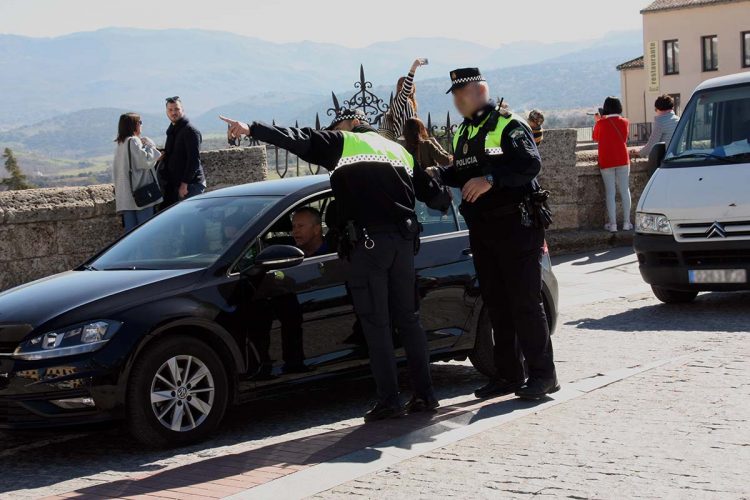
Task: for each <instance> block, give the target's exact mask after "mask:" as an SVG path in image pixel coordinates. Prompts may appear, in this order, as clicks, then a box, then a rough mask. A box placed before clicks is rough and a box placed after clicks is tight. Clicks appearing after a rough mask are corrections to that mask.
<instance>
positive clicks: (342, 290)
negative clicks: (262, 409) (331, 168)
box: [248, 192, 366, 388]
mask: <svg viewBox="0 0 750 500" xmlns="http://www.w3.org/2000/svg"><path fill="white" fill-rule="evenodd" d="M331 200H332V196H331V194H330V193H329V192H328V193H322V194H321V195H320V196H317V197H314V198H313V199H310V200H307V201H305V202H304V203H301V204H297V205H296V206H294V207H292V208H291V209H289V210H288V211H287V212H285V213H284V215H282V217H281V218H280V219H279V220H277V221H276V223H274V225H273V226H272V227H271V229H270V230H269V231H267V233H266V234H263V235H261V237H260V239H259V241H258V242H257V243H256V244H257V245H259V247H263V246H264V245H268V244H293V238H292V237H291V231H290V228H291V224H290V223H288V221H290V220H291V219H290V217H291V215H292V213H293V212H294V210H297V209H298V208H300V207H301V206H309V207H313V208H316V209H318V210H320V211H321V212H323V213H325V212H326V211H327V210H328V208H330V204H331ZM324 229H325V230H326V235H328V228H325V227H324ZM326 243H327V244H328V248H329V249H332V250H331V251H330V252H328V253H325V254H324V255H319V256H314V257H308V258H306V259H305V260H304V261H303V262H302V263H301V264H300V265H298V266H295V267H292V268H288V269H283V270H272V271H269V272H267V273H265V275H264V276H263V277H262V279H261V280H260V281H259V282H258V284H257V287H256V290H255V292H254V293H253V297H252V300H251V304H250V308H251V310H252V312H251V313H250V314H249V317H250V321H251V323H252V324H251V325H249V333H248V335H249V338H250V341H251V343H252V345H253V348H254V349H255V350H256V351H257V352H258V355H259V357H260V358H261V360H264V361H265V362H267V363H270V367H266V368H263V369H262V370H261V372H260V373H257V374H256V375H255V377H254V379H253V383H254V386H255V387H256V388H258V387H263V386H268V385H274V384H278V383H286V382H293V381H297V380H300V379H303V378H306V377H307V376H309V375H322V374H326V373H329V372H332V371H336V370H341V369H346V368H352V367H356V366H360V365H363V364H364V363H366V358H365V357H364V356H363V355H362V343H361V342H358V341H357V340H356V336H353V335H352V333H353V332H354V331H355V322H356V317H355V315H354V311H353V306H352V303H351V300H350V298H349V296H348V293H347V289H346V285H345V283H346V275H347V269H346V268H347V263H346V262H345V261H341V260H340V259H339V258H338V256H337V254H336V253H335V252H334V251H333V249H335V248H336V247H335V243H334V242H333V241H326ZM258 250H260V248H259V249H258ZM300 349H301V350H302V353H303V356H302V359H303V360H304V367H303V368H302V369H301V370H294V369H293V370H291V371H289V370H287V369H286V368H285V367H286V366H287V365H288V364H289V360H290V359H295V357H296V359H299V356H296V354H295V353H298V351H299V350H300ZM296 368H299V367H296Z"/></svg>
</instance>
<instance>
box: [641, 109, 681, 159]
mask: <svg viewBox="0 0 750 500" xmlns="http://www.w3.org/2000/svg"><path fill="white" fill-rule="evenodd" d="M654 110H655V113H656V114H655V115H654V123H653V126H652V128H651V135H650V136H649V138H648V142H647V143H646V144H645V145H644V146H643V147H642V148H641V149H640V151H638V156H640V157H641V158H648V155H649V153H651V149H652V148H653V147H654V146H655V145H656V144H657V143H659V142H663V143H665V144H667V145H669V140H670V139H672V134H674V130H675V129H676V128H677V124H678V123H679V121H680V117H679V116H677V114H676V113H675V112H674V98H673V97H672V96H671V95H669V94H662V95H660V96H659V97H657V98H656V102H654Z"/></svg>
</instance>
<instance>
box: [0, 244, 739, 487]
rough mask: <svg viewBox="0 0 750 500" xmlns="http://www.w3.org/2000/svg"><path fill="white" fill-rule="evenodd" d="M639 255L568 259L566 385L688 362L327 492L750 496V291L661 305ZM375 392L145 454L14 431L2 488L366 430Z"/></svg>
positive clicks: (342, 388) (246, 420) (318, 394)
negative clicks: (638, 264) (643, 275)
mask: <svg viewBox="0 0 750 500" xmlns="http://www.w3.org/2000/svg"><path fill="white" fill-rule="evenodd" d="M633 260H634V258H633V256H632V254H630V252H629V251H627V250H616V251H610V252H605V253H603V254H592V255H587V256H577V257H575V258H573V257H568V258H565V259H559V260H558V262H557V263H556V266H555V272H556V274H557V275H558V279H559V280H560V282H561V296H562V300H561V307H562V310H561V316H560V320H559V323H558V330H557V333H556V334H555V336H554V344H555V353H556V359H557V366H558V372H559V376H560V379H561V381H562V382H563V383H566V382H567V383H570V382H574V381H577V380H581V379H585V378H587V377H592V376H595V375H597V374H599V373H604V372H608V371H612V370H615V369H619V368H624V367H628V366H634V365H637V364H644V363H649V362H653V361H658V360H664V359H671V358H675V357H679V356H683V355H686V357H685V358H681V359H682V360H681V361H679V362H675V363H669V364H666V365H664V366H662V367H660V368H656V369H654V370H651V371H648V372H644V373H642V374H639V375H636V376H634V377H631V378H628V379H625V380H623V381H620V382H617V383H614V384H612V385H610V386H607V387H605V388H603V389H600V390H597V391H594V392H591V393H589V394H587V395H585V396H582V397H579V398H576V399H574V400H571V401H568V402H565V403H561V404H559V405H557V406H554V407H552V408H549V409H546V410H543V411H540V412H538V413H535V414H532V415H529V416H526V417H523V418H519V419H517V420H515V421H512V422H509V423H507V424H504V425H501V426H498V427H496V428H494V429H491V430H489V431H486V432H483V433H482V434H480V435H477V436H474V437H471V438H468V439H465V440H462V441H459V442H456V443H454V444H451V445H449V446H446V447H444V448H439V449H436V450H433V451H431V452H429V453H426V454H425V455H422V456H419V457H416V458H413V459H409V460H407V461H404V462H401V463H400V464H398V465H396V466H393V467H389V468H387V469H384V470H382V471H380V472H377V473H373V474H369V475H367V476H363V477H360V478H358V479H356V480H353V481H350V482H347V483H345V484H342V485H340V486H338V487H336V488H333V489H332V490H329V491H326V492H323V493H321V494H320V495H319V496H320V497H334V498H335V497H343V496H345V495H346V496H349V495H362V496H366V497H376V496H377V497H383V498H401V497H407V496H408V497H424V498H427V497H438V496H439V497H448V496H454V497H472V498H477V497H479V498H484V497H493V498H497V497H515V496H526V495H530V494H538V495H540V496H541V495H554V496H568V497H573V498H575V497H580V498H592V497H594V498H625V497H635V496H642V497H659V498H668V497H672V498H688V497H700V498H706V497H722V498H724V497H727V498H742V497H747V496H748V494H747V492H748V490H749V489H748V487H747V486H746V484H747V479H746V478H747V476H748V474H749V473H750V426H749V425H748V420H747V416H746V412H747V408H748V403H750V361H748V355H749V354H750V337H749V336H748V335H749V334H748V329H749V326H748V325H750V294H747V293H739V294H703V295H701V296H699V298H698V300H697V301H696V302H695V303H693V304H689V305H682V306H665V305H661V304H658V303H657V301H656V300H655V299H654V298H653V297H652V296H651V295H650V293H649V292H648V289H647V287H646V286H645V285H643V283H642V282H640V277H639V276H638V274H637V270H636V268H635V265H634V264H633ZM433 374H434V379H435V384H436V388H437V391H438V394H439V396H440V398H441V400H442V403H443V404H444V405H451V404H455V405H460V404H463V403H466V402H468V401H471V400H472V399H473V398H472V397H471V396H470V393H471V390H473V389H474V388H475V386H477V385H478V384H481V383H482V382H483V379H482V377H481V376H479V375H478V374H477V373H476V372H475V371H474V370H473V368H471V366H470V364H469V363H468V362H463V363H458V362H452V363H439V364H436V365H434V370H433ZM371 391H372V385H371V382H370V381H368V380H352V381H346V382H340V383H337V384H336V385H335V386H331V387H328V388H320V389H316V390H314V391H308V392H305V393H304V394H298V395H296V396H295V397H293V398H286V399H283V400H275V401H264V402H262V403H255V404H251V405H246V406H243V407H240V408H236V409H234V410H232V411H231V412H230V413H229V415H228V417H227V419H226V420H225V422H224V424H223V426H222V429H221V432H220V433H219V434H218V435H217V436H216V437H215V438H213V439H212V440H210V441H208V442H205V443H202V444H201V445H197V446H193V447H188V448H183V449H180V450H166V451H153V450H143V449H141V448H140V447H138V446H137V445H136V444H135V443H132V442H131V441H130V439H129V438H128V437H127V435H125V434H124V433H123V432H122V430H121V429H120V428H119V427H117V426H101V427H98V428H95V429H75V430H68V431H44V432H41V431H38V432H23V433H5V432H0V443H2V446H1V447H0V471H2V480H1V481H0V497H2V498H35V497H40V496H46V495H54V494H62V493H64V492H70V491H73V490H82V489H86V488H88V487H91V486H94V485H97V484H105V483H113V482H117V481H122V480H125V479H127V478H133V477H138V476H139V475H142V474H147V473H153V472H157V471H168V470H173V469H179V468H180V467H186V466H188V465H190V464H193V465H194V464H200V463H202V462H206V463H207V462H208V461H210V460H212V459H216V458H217V457H223V456H228V455H233V454H235V455H236V454H242V453H245V452H248V451H252V450H256V449H258V448H262V447H268V446H271V445H274V444H275V443H282V442H287V441H290V440H298V439H301V438H304V437H306V436H311V437H314V436H320V435H322V434H324V433H327V432H339V431H346V430H347V429H350V428H352V427H353V426H357V425H359V424H360V423H361V413H362V411H363V409H364V407H365V405H366V403H367V401H368V399H369V397H370V395H371ZM165 496H168V495H165ZM213 496H223V495H221V494H219V495H213ZM183 497H186V496H183Z"/></svg>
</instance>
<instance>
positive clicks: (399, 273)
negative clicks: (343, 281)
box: [222, 110, 450, 422]
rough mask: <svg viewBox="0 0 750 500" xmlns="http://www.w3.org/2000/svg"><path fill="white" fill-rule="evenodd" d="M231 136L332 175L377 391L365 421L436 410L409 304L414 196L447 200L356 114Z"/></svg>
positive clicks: (434, 203) (443, 204)
mask: <svg viewBox="0 0 750 500" xmlns="http://www.w3.org/2000/svg"><path fill="white" fill-rule="evenodd" d="M222 119H223V120H224V121H226V122H227V123H228V124H229V130H230V133H231V134H232V135H233V136H235V137H239V136H240V135H241V134H242V135H249V136H250V137H253V138H255V139H258V140H260V141H263V142H266V143H269V144H274V145H276V146H278V147H280V148H283V149H286V150H288V151H290V152H292V153H293V154H296V155H297V156H299V157H300V158H302V159H303V160H305V161H309V162H310V163H313V164H316V165H321V166H323V167H325V168H326V169H328V170H329V171H331V172H332V174H331V187H332V189H333V194H334V196H335V197H336V201H337V205H338V207H339V220H341V221H346V231H345V232H346V233H347V234H346V236H345V237H344V238H343V240H344V242H348V243H349V246H345V247H344V248H342V251H341V252H340V255H341V254H342V252H343V253H344V254H346V256H347V257H348V258H349V260H350V261H351V269H350V276H349V282H348V285H349V288H350V290H351V295H352V299H353V302H354V310H355V312H356V314H357V316H358V317H359V319H360V321H361V323H362V329H363V332H364V335H365V338H366V340H367V345H368V349H369V353H370V367H371V369H372V372H373V375H374V377H375V381H376V384H377V403H376V404H375V405H374V406H373V407H372V408H371V409H370V410H369V411H368V412H367V413H366V414H365V421H367V422H369V421H373V420H382V419H385V418H391V417H398V416H401V415H403V414H404V412H406V411H408V412H417V411H430V410H434V409H435V408H437V407H438V406H439V403H438V401H437V399H436V398H435V394H434V392H433V388H432V381H431V379H430V368H429V354H428V349H427V338H426V336H425V333H424V330H422V327H421V325H420V323H419V315H418V312H417V307H416V304H415V301H416V297H415V270H414V254H415V249H416V245H417V242H418V237H419V224H418V222H417V218H416V215H415V212H414V203H415V197H416V198H418V199H420V200H422V201H425V202H426V203H427V204H428V205H429V206H431V207H432V208H436V209H440V210H447V209H448V207H449V206H450V195H449V192H448V191H447V188H442V187H440V186H439V184H438V183H437V182H436V181H434V180H432V179H431V178H430V176H429V175H427V174H426V173H425V171H424V170H423V169H422V168H421V167H419V166H418V165H415V162H414V159H413V158H412V156H411V155H410V154H409V153H408V152H407V151H406V150H405V149H404V148H403V147H401V146H400V145H399V144H397V143H395V142H393V141H390V140H388V139H385V138H383V137H381V136H380V135H379V134H378V132H377V131H376V130H375V129H374V128H372V127H371V126H370V125H369V124H368V123H367V121H366V120H365V117H364V115H363V114H362V113H361V112H359V113H358V112H356V111H351V110H343V111H341V112H340V113H339V114H338V115H337V116H336V117H335V119H334V121H333V123H332V124H331V126H330V127H329V128H328V129H326V130H315V129H311V128H281V127H276V126H269V125H266V124H263V123H259V122H254V123H252V124H251V125H248V124H246V123H242V122H238V121H235V120H230V119H227V118H224V117H222ZM392 328H395V329H397V330H398V333H399V335H400V337H401V342H402V344H403V346H404V349H405V350H406V356H407V361H408V365H409V375H410V379H411V383H412V388H413V389H414V394H413V396H412V397H411V399H410V400H409V402H408V403H407V405H406V407H404V406H403V405H402V403H401V400H400V398H399V391H398V379H397V372H396V359H395V354H394V347H393V337H392Z"/></svg>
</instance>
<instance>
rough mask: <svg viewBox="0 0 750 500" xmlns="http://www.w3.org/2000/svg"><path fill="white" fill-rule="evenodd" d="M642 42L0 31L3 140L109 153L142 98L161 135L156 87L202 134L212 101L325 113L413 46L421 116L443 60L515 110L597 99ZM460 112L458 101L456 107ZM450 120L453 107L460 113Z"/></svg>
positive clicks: (218, 107)
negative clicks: (469, 72) (352, 42)
mask: <svg viewBox="0 0 750 500" xmlns="http://www.w3.org/2000/svg"><path fill="white" fill-rule="evenodd" d="M641 53H642V40H641V34H640V32H639V31H628V32H620V33H612V34H609V35H607V36H606V37H604V38H602V39H599V40H585V41H578V42H565V43H556V44H545V43H539V42H514V43H510V44H506V45H503V46H501V47H498V48H491V47H485V46H482V45H478V44H474V43H470V42H464V41H456V40H451V39H447V38H428V39H404V40H400V41H397V42H382V43H376V44H373V45H370V46H368V47H365V48H347V47H342V46H337V45H332V44H321V43H316V42H309V41H305V42H296V43H284V44H279V43H272V42H267V41H264V40H259V39H255V38H250V37H244V36H239V35H235V34H231V33H223V32H215V31H203V30H139V29H120V28H108V29H103V30H99V31H93V32H85V33H75V34H71V35H67V36H62V37H56V38H28V37H19V36H13V35H0V68H2V72H3V75H2V78H0V95H2V98H1V99H0V147H4V146H11V147H15V148H19V149H22V150H28V151H34V152H37V153H40V154H44V155H49V156H60V157H65V158H76V159H79V158H88V157H92V156H100V155H103V154H108V153H110V152H111V148H112V140H113V139H114V135H115V132H116V128H117V117H118V116H119V114H120V113H122V112H125V111H131V110H132V111H137V112H140V113H141V114H142V116H143V117H144V129H145V133H146V134H147V135H150V136H152V137H154V138H155V139H157V140H163V139H162V137H163V132H164V130H165V129H166V127H167V125H168V122H167V119H166V117H165V116H164V114H163V103H164V97H166V96H171V95H180V96H181V97H182V98H183V101H184V103H185V106H186V109H187V111H188V114H189V116H190V117H191V119H192V120H193V121H194V122H195V123H196V124H197V125H198V126H199V127H200V128H201V129H202V130H203V132H204V133H206V134H210V133H216V132H222V131H223V130H224V127H223V125H222V124H221V122H219V121H218V120H217V119H216V115H217V114H219V113H225V114H230V115H232V116H235V117H238V118H242V119H261V120H266V121H270V120H271V119H274V118H275V119H276V120H277V122H279V123H293V122H294V121H295V120H298V121H299V122H300V124H304V125H312V124H313V122H314V119H315V113H316V112H317V113H320V117H321V121H322V122H324V123H327V122H328V121H329V120H330V117H328V116H326V115H325V111H326V110H327V109H328V108H330V107H331V105H332V103H331V99H330V92H331V90H334V91H335V92H336V94H337V96H338V97H339V98H340V99H341V100H343V99H345V98H348V97H350V96H351V95H352V94H353V93H354V91H355V89H354V86H353V84H354V82H355V81H356V80H358V77H359V66H360V64H363V65H364V68H365V75H366V77H367V79H368V80H369V81H371V82H373V84H374V86H375V87H374V89H373V91H374V92H375V93H376V94H378V95H379V96H381V97H383V98H385V99H387V98H388V96H389V95H390V92H391V91H392V90H393V87H394V86H395V81H396V80H397V78H398V77H399V76H400V75H402V74H404V73H405V72H406V70H407V69H408V67H409V65H410V64H411V62H412V60H413V58H414V57H418V56H426V57H429V59H430V65H429V66H426V67H424V68H421V69H420V70H419V73H418V75H417V88H418V90H417V92H418V99H419V103H420V115H422V116H424V117H426V115H427V113H428V112H429V113H431V114H432V115H433V118H434V119H435V121H444V120H445V113H446V111H448V110H451V109H452V103H451V100H450V96H446V95H445V90H446V88H447V87H448V86H449V83H448V77H447V73H448V71H449V70H450V69H453V68H455V67H458V66H471V65H477V66H479V67H481V68H482V69H483V71H484V73H485V74H486V76H487V78H488V80H489V83H490V85H491V87H492V90H493V94H496V95H498V96H504V97H505V99H506V100H507V101H508V102H510V103H511V105H512V106H513V107H514V108H515V109H519V110H521V109H527V108H530V107H541V108H542V109H571V108H585V107H594V106H596V105H598V104H599V103H600V102H601V100H602V99H603V97H605V96H606V95H609V94H618V93H619V76H618V73H617V71H616V70H615V68H614V66H615V65H616V64H618V63H620V62H622V61H624V60H627V59H630V58H632V57H635V56H637V55H640V54H641ZM454 114H455V113H454ZM454 120H455V118H454Z"/></svg>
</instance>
